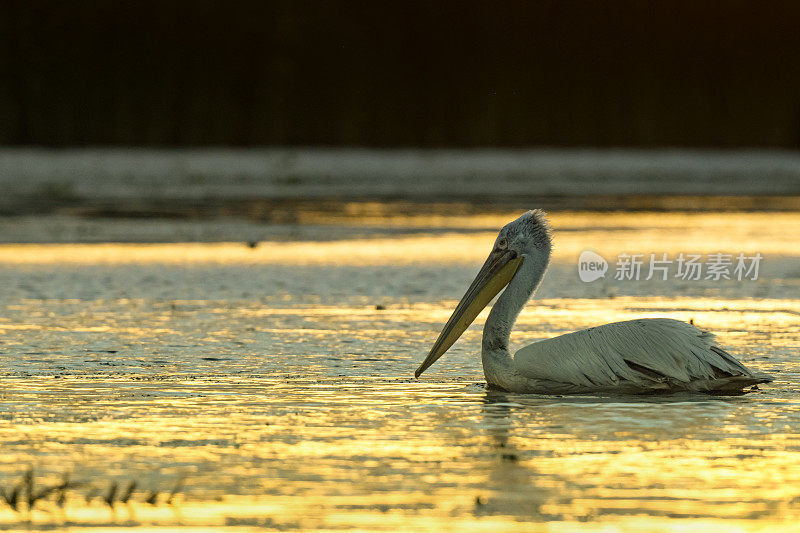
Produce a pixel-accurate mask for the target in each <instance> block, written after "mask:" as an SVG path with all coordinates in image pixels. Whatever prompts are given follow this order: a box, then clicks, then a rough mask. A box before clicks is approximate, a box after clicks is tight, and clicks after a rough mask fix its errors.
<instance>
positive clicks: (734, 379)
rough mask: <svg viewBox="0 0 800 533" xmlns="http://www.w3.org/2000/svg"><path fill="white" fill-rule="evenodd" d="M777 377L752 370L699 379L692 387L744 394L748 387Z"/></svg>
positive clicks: (717, 392) (722, 392)
mask: <svg viewBox="0 0 800 533" xmlns="http://www.w3.org/2000/svg"><path fill="white" fill-rule="evenodd" d="M774 379H775V378H773V377H772V376H770V375H769V374H765V373H763V372H752V373H749V374H748V375H739V376H729V377H720V378H715V379H706V380H699V381H695V382H692V383H691V388H692V389H694V390H697V391H702V392H708V393H711V394H744V393H746V392H749V391H748V390H745V389H747V388H748V387H753V386H755V385H758V384H760V383H769V382H771V381H774Z"/></svg>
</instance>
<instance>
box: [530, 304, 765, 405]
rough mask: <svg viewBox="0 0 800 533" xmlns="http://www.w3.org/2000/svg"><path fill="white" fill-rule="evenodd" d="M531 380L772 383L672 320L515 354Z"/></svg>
mask: <svg viewBox="0 0 800 533" xmlns="http://www.w3.org/2000/svg"><path fill="white" fill-rule="evenodd" d="M514 368H515V370H516V371H517V372H519V373H520V374H521V375H523V376H525V377H526V378H528V379H535V380H543V381H550V382H560V383H569V384H572V385H576V386H580V387H588V388H594V389H597V388H603V387H609V388H617V387H619V386H620V385H627V386H633V387H638V388H642V389H653V390H658V389H674V388H676V387H677V388H686V389H690V390H706V391H713V390H728V389H735V388H738V389H741V388H742V387H743V386H747V385H749V384H756V383H763V382H766V381H770V380H771V379H770V377H769V376H766V375H765V374H754V373H752V372H750V371H749V370H748V369H747V368H745V367H744V366H743V365H742V364H741V363H739V362H738V361H736V360H735V359H734V358H733V357H731V356H730V355H729V354H728V353H727V352H725V350H723V349H722V348H720V347H719V346H718V345H717V344H716V343H715V342H714V336H713V335H712V334H711V333H708V332H704V331H700V330H699V329H697V328H696V327H694V326H692V325H690V324H687V323H685V322H680V321H678V320H672V319H663V318H656V319H637V320H629V321H625V322H614V323H611V324H605V325H603V326H597V327H594V328H589V329H585V330H581V331H576V332H574V333H568V334H566V335H561V336H559V337H555V338H552V339H547V340H543V341H539V342H536V343H533V344H531V345H530V346H526V347H525V348H522V349H521V350H519V351H518V352H517V353H516V355H515V356H514Z"/></svg>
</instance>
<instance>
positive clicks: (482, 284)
mask: <svg viewBox="0 0 800 533" xmlns="http://www.w3.org/2000/svg"><path fill="white" fill-rule="evenodd" d="M521 264H522V257H517V254H516V252H512V251H510V250H495V251H492V253H491V254H489V258H488V259H486V262H485V263H484V264H483V267H481V270H480V272H478V275H477V276H475V280H474V281H473V282H472V284H471V285H470V286H469V289H467V292H466V294H464V296H463V297H462V298H461V301H460V302H458V306H456V310H455V311H453V316H451V317H450V320H448V321H447V324H445V326H444V329H442V332H441V333H440V334H439V338H438V339H436V344H434V345H433V348H431V351H430V353H429V354H428V357H426V358H425V360H424V361H423V362H422V364H421V365H419V368H418V369H417V370H416V372H414V377H417V378H418V377H419V375H420V374H422V373H423V372H425V370H426V369H427V368H428V367H429V366H431V365H432V364H433V363H435V362H436V360H437V359H439V358H440V357H441V356H442V354H444V353H445V352H446V351H447V350H448V349H449V348H450V346H452V345H453V343H454V342H456V341H457V340H458V338H459V337H460V336H461V334H462V333H464V330H465V329H467V328H468V327H469V325H470V324H472V322H473V321H474V320H475V318H476V317H477V316H478V315H479V314H480V312H481V311H482V310H483V308H484V307H486V306H487V305H489V302H491V301H492V298H494V297H495V296H497V293H499V292H500V291H501V290H503V287H505V286H506V285H508V283H509V282H510V281H511V279H512V278H513V277H514V274H516V272H517V269H518V268H519V266H520V265H521Z"/></svg>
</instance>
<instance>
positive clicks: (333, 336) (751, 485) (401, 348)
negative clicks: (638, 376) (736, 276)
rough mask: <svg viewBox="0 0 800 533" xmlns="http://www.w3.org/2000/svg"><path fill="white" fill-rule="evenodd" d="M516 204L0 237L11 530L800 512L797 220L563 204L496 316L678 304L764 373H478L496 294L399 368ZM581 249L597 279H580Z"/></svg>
mask: <svg viewBox="0 0 800 533" xmlns="http://www.w3.org/2000/svg"><path fill="white" fill-rule="evenodd" d="M517 215H518V214H508V215H497V216H475V217H466V216H465V217H456V216H450V217H433V218H425V217H418V218H408V219H403V220H395V219H392V220H389V221H387V220H382V221H381V220H377V219H376V220H369V223H370V225H371V227H372V230H371V232H370V233H369V234H365V235H360V236H358V237H353V238H350V239H341V240H336V239H327V240H300V241H297V240H295V241H286V240H284V241H265V242H262V243H260V244H259V245H258V246H256V247H255V248H251V247H248V246H246V245H245V244H243V243H213V244H185V243H182V244H151V245H137V244H97V245H89V244H83V245H78V244H76V245H69V244H61V245H48V244H37V245H13V244H8V245H0V339H1V340H2V342H1V343H0V357H2V360H3V362H4V364H3V373H2V374H0V419H2V425H0V447H1V450H2V451H0V488H2V494H0V496H2V500H0V529H2V530H14V529H22V530H46V529H52V528H55V527H64V526H69V527H71V528H73V529H74V530H76V531H77V530H81V529H92V528H101V529H103V530H112V529H115V528H120V529H124V530H126V531H129V530H132V529H135V528H142V529H146V530H154V529H155V530H171V529H186V530H196V531H206V530H208V529H209V528H212V527H214V528H219V529H230V530H232V531H242V530H252V529H278V530H304V529H326V530H373V531H397V530H402V531H413V530H449V531H511V530H519V531H531V530H541V531H577V530H580V531H698V532H709V531H720V532H730V531H796V527H797V526H796V524H797V523H798V521H800V435H799V433H800V357H798V346H800V342H798V333H799V332H800V299H798V297H800V247H799V246H798V245H797V241H796V228H797V227H798V225H800V215H798V214H794V213H753V214H746V213H723V214H703V213H644V214H641V213H640V214H621V213H560V214H555V215H553V216H552V217H551V220H552V222H553V225H554V228H555V232H556V233H555V247H554V257H553V263H552V265H551V268H550V270H549V272H548V274H547V276H546V277H545V281H544V283H543V284H542V286H541V288H540V290H539V292H538V293H537V298H536V299H535V300H533V301H531V302H530V303H529V305H528V307H527V308H526V309H525V311H523V313H522V315H521V316H520V319H519V321H518V323H517V326H516V328H515V332H514V334H513V335H512V344H514V346H513V347H512V350H513V349H515V348H518V347H521V346H523V345H525V344H527V343H530V342H534V341H536V340H540V339H544V338H547V337H550V336H554V335H559V334H562V333H567V332H569V331H573V330H575V329H580V328H585V327H590V326H593V325H597V324H600V323H605V322H611V321H616V320H626V319H629V318H635V317H670V318H676V319H680V320H685V321H689V320H692V321H693V322H694V323H695V324H696V325H697V326H698V327H701V328H703V329H709V330H711V331H713V332H715V333H716V334H718V336H719V338H720V341H721V343H722V344H723V346H726V347H727V348H728V349H729V351H731V352H732V353H734V354H736V355H737V356H738V357H739V358H740V359H741V360H742V361H743V362H744V363H745V364H746V365H747V366H749V367H750V368H752V369H753V370H758V371H763V372H767V373H770V374H773V375H774V376H775V377H776V380H775V382H774V383H771V384H767V385H761V386H760V389H759V390H756V391H754V392H752V393H750V394H747V395H743V396H735V397H722V396H707V395H697V394H675V395H667V396H648V397H626V396H613V395H593V396H563V397H561V396H538V395H520V394H506V393H502V392H496V391H489V390H486V388H485V386H484V381H483V375H482V371H481V367H480V357H479V350H480V335H481V323H482V320H483V318H484V317H485V314H486V312H484V313H483V314H482V315H481V316H480V317H479V318H478V320H477V322H476V324H474V325H473V326H472V327H470V328H469V329H468V330H467V332H466V333H465V334H464V336H463V337H462V339H461V340H460V341H459V342H457V343H456V344H455V345H454V346H453V348H452V349H451V350H450V352H448V353H447V354H446V355H445V356H444V357H442V359H440V360H439V361H438V362H437V363H436V364H435V365H434V366H433V367H431V368H430V369H429V370H428V371H427V372H426V373H425V374H424V375H423V376H422V378H421V379H419V380H415V379H413V378H412V376H413V372H414V369H415V368H416V367H417V365H418V364H419V363H420V362H421V361H422V359H423V358H424V356H425V355H426V353H427V351H428V349H429V348H430V346H431V345H432V343H433V342H434V340H435V339H436V336H437V335H438V333H439V330H440V328H441V326H442V325H443V324H444V322H445V321H446V320H447V318H448V317H449V315H450V313H451V311H452V309H453V307H454V305H455V303H456V302H457V300H458V299H459V298H460V297H461V295H462V294H463V292H464V290H465V289H466V287H467V285H468V284H469V282H470V281H471V279H472V276H473V275H474V274H475V272H476V271H477V269H478V268H479V266H480V264H481V263H482V261H483V259H484V258H485V256H486V254H487V253H488V252H489V251H490V248H491V244H492V242H493V240H494V237H495V235H496V231H497V229H499V227H500V226H501V225H502V224H504V223H505V222H507V221H508V220H510V219H511V218H512V217H514V216H517ZM365 220H367V219H366V218H365ZM351 223H352V221H351ZM384 226H385V227H384ZM400 226H402V227H403V228H405V229H406V230H408V231H404V232H400V233H397V232H390V231H389V230H392V229H393V230H396V229H397V228H398V227H400ZM586 249H591V250H594V251H595V252H598V253H600V254H602V255H603V256H604V257H605V258H606V259H608V260H609V261H610V262H611V265H610V271H609V272H608V273H607V275H606V277H605V278H603V279H600V280H597V281H594V282H591V283H585V282H582V281H580V279H579V278H578V273H577V258H578V255H579V254H580V252H581V251H583V250H586ZM621 252H626V253H644V254H649V253H656V254H661V253H668V254H671V255H674V254H678V253H680V252H687V253H688V252H697V253H702V254H709V253H715V252H726V253H731V254H737V253H739V252H746V253H748V254H752V253H755V252H761V253H762V254H763V256H764V259H763V263H762V265H761V270H760V273H759V277H758V279H756V280H745V281H736V280H724V279H723V280H718V281H714V280H705V279H703V280H697V281H691V280H681V279H677V278H674V277H671V278H670V279H669V280H667V281H663V280H660V279H652V280H649V281H645V280H640V281H635V280H615V279H614V272H613V270H614V264H613V263H614V261H615V260H616V256H617V254H619V253H621ZM26 476H27V478H26ZM65 481H66V482H68V483H67V486H66V488H64V486H63V485H64V484H65ZM60 485H61V488H58V487H59V486H60ZM31 495H33V497H31ZM15 498H16V499H15ZM30 500H33V501H32V502H31V501H30Z"/></svg>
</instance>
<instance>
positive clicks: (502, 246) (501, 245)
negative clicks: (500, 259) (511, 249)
mask: <svg viewBox="0 0 800 533" xmlns="http://www.w3.org/2000/svg"><path fill="white" fill-rule="evenodd" d="M506 246H508V241H507V240H506V239H505V238H502V239H500V240H499V241H497V247H498V248H500V249H501V250H504V249H505V247H506Z"/></svg>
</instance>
